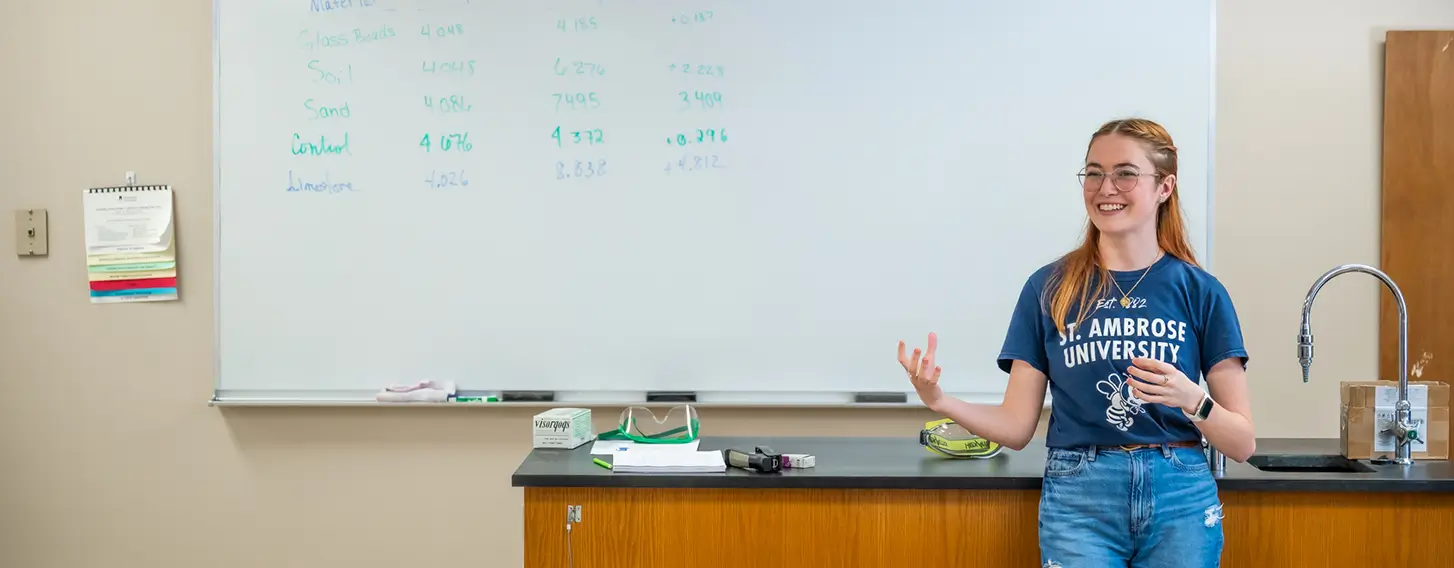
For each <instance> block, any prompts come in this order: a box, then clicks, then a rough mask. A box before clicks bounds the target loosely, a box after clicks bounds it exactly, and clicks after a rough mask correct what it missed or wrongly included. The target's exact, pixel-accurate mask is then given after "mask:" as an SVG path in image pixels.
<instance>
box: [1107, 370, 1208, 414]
mask: <svg viewBox="0 0 1454 568" xmlns="http://www.w3.org/2000/svg"><path fill="white" fill-rule="evenodd" d="M1131 363H1132V364H1133V365H1134V366H1132V367H1128V368H1127V369H1126V372H1127V373H1128V374H1129V375H1132V376H1133V377H1134V378H1132V379H1131V380H1129V381H1126V382H1127V383H1130V385H1131V388H1132V389H1135V391H1136V398H1139V399H1141V400H1144V401H1146V402H1154V403H1157V404H1164V405H1166V406H1170V407H1172V408H1180V409H1181V410H1182V412H1187V413H1191V412H1194V411H1195V410H1196V407H1197V406H1199V405H1200V404H1201V403H1202V397H1204V396H1206V391H1203V390H1202V387H1200V386H1197V384H1196V383H1193V382H1191V379H1188V378H1187V377H1186V375H1185V374H1183V373H1182V372H1181V371H1180V370H1179V369H1177V368H1176V367H1174V366H1172V365H1171V364H1170V363H1166V362H1163V361H1157V360H1155V359H1147V358H1144V357H1137V358H1135V359H1132V360H1131ZM1137 378H1139V379H1140V380H1137Z"/></svg>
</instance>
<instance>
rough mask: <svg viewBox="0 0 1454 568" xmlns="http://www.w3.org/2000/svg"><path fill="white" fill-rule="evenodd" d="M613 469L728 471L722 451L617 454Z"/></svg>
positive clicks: (638, 471)
mask: <svg viewBox="0 0 1454 568" xmlns="http://www.w3.org/2000/svg"><path fill="white" fill-rule="evenodd" d="M611 471H614V472H619V473H712V472H720V471H727V462H726V461H724V460H723V459H722V452H717V451H694V452H636V451H627V452H621V453H618V454H616V457H615V459H614V460H612V462H611Z"/></svg>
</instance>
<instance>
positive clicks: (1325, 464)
mask: <svg viewBox="0 0 1454 568" xmlns="http://www.w3.org/2000/svg"><path fill="white" fill-rule="evenodd" d="M1247 463H1249V464H1251V465H1252V467H1255V468H1257V469H1260V470H1262V471H1285V472H1288V471H1290V472H1303V473H1372V472H1373V471H1375V470H1374V469H1373V468H1371V467H1368V465H1367V464H1364V463H1361V462H1358V461H1357V460H1350V459H1348V458H1345V457H1343V456H1340V455H1318V454H1302V455H1298V454H1292V455H1268V456H1252V457H1250V458H1248V459H1247Z"/></svg>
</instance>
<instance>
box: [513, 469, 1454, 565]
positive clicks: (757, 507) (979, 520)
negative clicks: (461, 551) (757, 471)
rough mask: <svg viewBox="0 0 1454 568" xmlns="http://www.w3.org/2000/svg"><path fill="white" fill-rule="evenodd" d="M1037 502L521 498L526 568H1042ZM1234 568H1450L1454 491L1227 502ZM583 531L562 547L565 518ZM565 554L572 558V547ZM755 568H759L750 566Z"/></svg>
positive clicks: (784, 493)
mask: <svg viewBox="0 0 1454 568" xmlns="http://www.w3.org/2000/svg"><path fill="white" fill-rule="evenodd" d="M1039 499H1040V493H1039V492H1038V491H929V490H897V491H895V490H884V491H852V490H835V489H759V490H748V489H614V488H613V489H586V488H580V489H553V488H526V489H525V567H526V568H547V567H550V568H554V567H558V566H569V565H570V564H567V559H568V558H569V559H573V560H574V565H575V566H630V567H632V568H658V567H660V568H680V567H682V566H692V567H694V568H708V567H719V566H720V567H723V568H726V567H732V568H740V567H741V566H744V565H756V564H759V563H764V564H765V565H776V564H777V563H776V562H771V561H769V560H768V559H772V558H777V559H781V560H783V561H784V562H785V563H786V564H787V565H798V566H824V567H831V568H856V567H882V566H894V567H896V568H917V567H924V568H942V567H944V566H963V567H972V566H986V567H990V566H993V567H1003V566H1039V565H1040V562H1039V557H1040V554H1039V548H1038V546H1037V541H1038V534H1037V523H1038V521H1037V517H1038V515H1037V512H1038V511H1037V509H1038V506H1039ZM1223 501H1224V502H1225V507H1224V509H1223V513H1224V515H1225V516H1226V518H1225V519H1224V523H1225V528H1224V530H1225V534H1226V538H1227V545H1226V549H1225V551H1224V553H1223V558H1224V560H1225V562H1224V564H1223V566H1225V567H1227V568H1280V567H1287V568H1301V567H1304V566H1306V567H1309V568H1311V567H1318V568H1325V567H1327V566H1384V565H1398V566H1447V565H1448V559H1449V558H1454V539H1450V538H1449V535H1451V534H1454V493H1433V494H1429V493H1423V494H1420V493H1355V494H1314V493H1262V492H1224V493H1223ZM567 505H581V506H582V518H581V522H580V523H579V524H577V525H575V526H574V528H573V529H572V530H571V534H570V536H569V538H570V540H569V545H568V544H567V535H566V530H565V527H566V522H565V515H566V506H567ZM568 546H569V551H567V547H568ZM749 555H751V556H753V558H752V559H749V558H747V556H749Z"/></svg>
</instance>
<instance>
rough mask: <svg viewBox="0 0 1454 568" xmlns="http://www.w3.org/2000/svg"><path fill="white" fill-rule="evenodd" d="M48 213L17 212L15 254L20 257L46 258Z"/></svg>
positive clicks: (42, 210) (18, 210)
mask: <svg viewBox="0 0 1454 568" xmlns="http://www.w3.org/2000/svg"><path fill="white" fill-rule="evenodd" d="M47 239H49V236H48V235H47V233H46V212H45V210H44V209H16V210H15V254H17V255H20V256H45V255H46V254H47V249H48V247H47V245H46V241H47Z"/></svg>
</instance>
